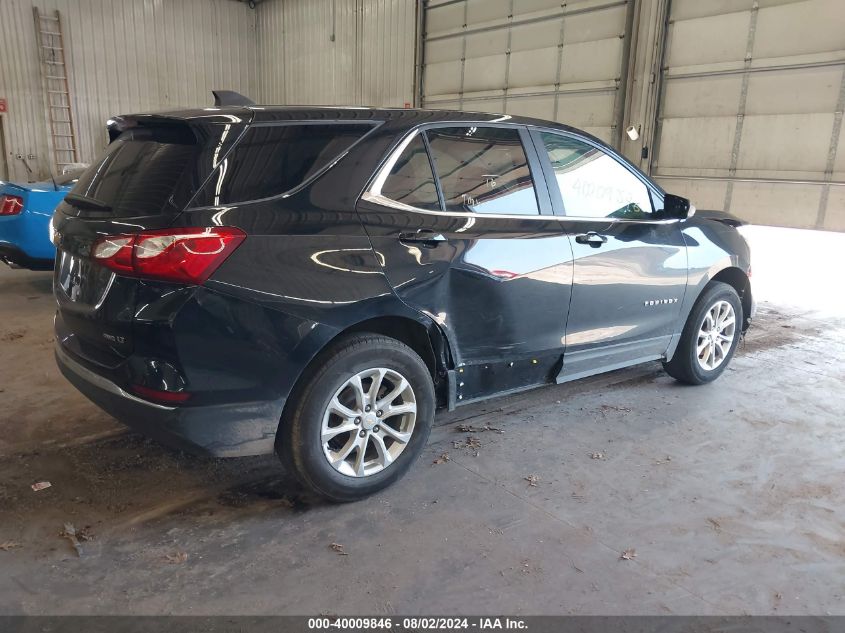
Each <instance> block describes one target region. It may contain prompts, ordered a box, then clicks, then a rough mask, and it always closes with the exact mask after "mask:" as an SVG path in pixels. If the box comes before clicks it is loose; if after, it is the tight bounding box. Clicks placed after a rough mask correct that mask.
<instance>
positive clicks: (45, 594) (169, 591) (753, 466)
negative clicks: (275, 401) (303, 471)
mask: <svg viewBox="0 0 845 633" xmlns="http://www.w3.org/2000/svg"><path fill="white" fill-rule="evenodd" d="M52 311H53V302H52V298H51V296H50V276H49V274H44V273H27V272H23V271H8V270H0V324H2V325H0V431H2V432H0V568H2V570H3V573H2V574H0V614H20V613H24V614H89V613H94V614H113V613H124V614H125V613H130V614H160V613H167V614H217V613H236V614H271V613H272V614H289V613H298V614H311V615H316V614H320V613H323V614H329V613H331V614H395V613H402V614H417V613H436V614H442V613H474V614H485V613H502V612H505V613H516V614H538V613H544V614H567V613H575V614H592V613H601V614H673V613H674V614H737V613H753V614H799V613H813V614H825V613H834V614H842V613H845V607H843V604H845V600H843V593H845V585H843V583H842V578H843V574H845V528H843V526H845V488H843V486H842V473H843V472H845V450H843V449H845V423H843V420H845V417H843V411H845V392H843V389H842V385H843V384H844V381H845V362H843V361H844V360H845V323H844V322H842V321H837V320H835V319H829V318H828V319H825V320H821V319H818V318H815V317H813V315H812V314H808V313H806V312H799V311H797V310H794V309H786V308H782V307H776V306H772V305H765V304H764V305H762V306H761V309H760V312H759V314H758V318H757V321H756V322H755V324H754V327H753V328H752V330H751V331H750V332H749V334H748V336H747V337H746V340H745V342H744V344H743V346H742V347H741V348H740V351H739V353H738V356H737V358H736V359H735V361H734V363H733V365H732V366H731V367H730V369H729V371H728V372H726V374H725V375H724V376H723V377H722V378H720V380H719V381H717V382H716V383H714V384H712V385H708V386H704V387H697V388H691V387H683V386H680V385H678V384H677V383H675V382H674V381H672V380H671V379H670V378H669V377H667V376H666V375H665V374H663V372H662V371H661V368H660V365H659V364H657V363H654V364H648V365H644V366H641V367H638V368H634V369H630V370H625V371H620V372H614V373H612V374H608V375H605V376H601V377H596V378H593V379H589V380H585V381H580V382H577V383H572V384H567V385H561V386H551V387H546V388H543V389H540V390H536V391H532V392H529V393H523V394H520V395H518V396H513V397H509V398H504V399H499V400H493V401H490V402H487V403H484V404H481V405H470V406H467V407H464V408H460V409H458V410H457V411H455V412H453V413H451V414H444V415H440V416H438V419H437V426H436V428H435V430H434V432H433V433H432V438H431V442H430V444H429V446H428V447H427V448H426V451H425V452H424V454H423V456H422V457H421V459H420V460H419V462H418V463H417V464H416V465H415V467H414V469H413V470H412V472H411V473H410V474H409V475H408V476H407V477H406V478H405V479H404V480H402V481H401V482H400V483H399V484H398V485H396V486H394V487H393V488H391V489H389V490H387V491H385V492H383V493H381V494H379V495H376V496H374V497H372V498H370V499H367V500H365V501H362V502H359V503H355V504H346V505H330V504H326V503H324V502H323V501H321V500H319V499H316V498H314V497H313V496H311V495H309V494H306V493H304V492H303V491H302V490H300V489H299V488H298V487H297V486H296V485H295V484H294V483H293V482H292V481H291V480H290V479H289V477H288V476H287V475H286V474H285V473H284V472H283V471H282V469H281V467H280V466H279V464H278V462H277V461H276V459H275V458H274V457H272V456H267V457H257V458H245V459H233V460H221V459H211V458H200V457H194V456H189V455H184V454H182V453H179V452H176V451H173V450H170V449H168V448H165V447H162V446H160V445H158V444H156V443H155V442H152V441H150V440H147V439H145V438H143V437H140V436H138V435H135V434H132V433H129V432H128V431H126V430H125V429H124V428H123V427H122V426H120V425H119V424H117V423H116V422H114V421H113V420H112V419H111V418H109V417H108V416H107V415H105V414H104V413H102V412H100V411H99V410H98V409H97V408H96V407H94V406H93V405H92V404H90V403H88V402H87V401H86V400H85V399H84V398H83V397H82V396H81V395H79V394H78V393H77V392H76V391H75V390H74V389H73V388H72V387H71V386H70V385H69V384H67V383H66V382H65V381H64V379H63V378H62V377H61V376H60V374H59V373H58V371H57V370H56V368H55V363H54V361H53V358H52V338H51V326H52ZM47 483H49V486H46V484H47ZM38 484H40V485H38ZM33 486H34V487H33ZM38 488H40V489H38Z"/></svg>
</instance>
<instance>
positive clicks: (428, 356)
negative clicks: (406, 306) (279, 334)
mask: <svg viewBox="0 0 845 633" xmlns="http://www.w3.org/2000/svg"><path fill="white" fill-rule="evenodd" d="M423 319H424V317H422V316H420V317H417V318H412V317H409V316H403V315H396V314H390V315H382V316H378V317H373V318H369V319H364V320H362V321H358V322H356V323H353V324H350V325H348V326H347V327H345V328H342V329H339V330H337V331H335V332H334V333H333V334H331V335H330V336H328V337H327V338H326V339H325V340H324V341H323V342H322V343H321V344H320V345H319V349H317V351H316V352H315V353H314V354H313V356H312V357H311V359H310V360H309V361H308V363H306V365H305V366H304V367H303V369H302V371H301V372H299V376H297V378H296V380H295V381H294V383H293V386H292V387H291V389H290V392H289V393H288V397H287V398H286V400H285V403H284V406H283V408H282V412H281V417H280V421H281V420H284V417H285V414H286V412H288V411H290V410H292V409H293V408H294V407H295V405H294V401H295V399H296V398H297V396H298V394H299V393H300V392H301V390H302V388H303V387H304V386H305V384H306V382H307V380H308V379H309V378H310V376H312V375H313V373H314V370H315V368H316V367H317V366H319V363H320V362H322V358H323V357H324V355H325V354H326V353H327V352H328V351H329V350H330V349H331V348H332V347H334V345H335V344H337V342H338V341H340V340H342V339H343V338H345V337H348V336H350V335H353V334H358V333H364V332H366V333H369V334H381V335H382V336H389V337H390V338H393V339H396V340H398V341H400V342H401V343H404V344H405V345H407V346H408V347H410V348H411V349H412V350H414V352H416V353H417V354H418V355H419V356H420V358H422V360H423V362H424V363H425V365H426V367H428V370H429V372H430V374H431V378H432V381H433V382H434V389H435V395H436V398H437V403H436V404H437V406H438V407H440V406H445V405H446V404H448V402H449V389H450V386H449V380H448V372H449V369H450V367H451V365H452V355H451V351H450V347H449V342H448V340H447V338H446V335H445V334H444V333H443V332H442V330H441V329H440V328H439V327H438V326H437V324H435V323H434V322H433V321H428V322H426V321H424V320H423ZM279 428H281V424H280V425H279ZM278 432H279V431H278V430H277V436H278Z"/></svg>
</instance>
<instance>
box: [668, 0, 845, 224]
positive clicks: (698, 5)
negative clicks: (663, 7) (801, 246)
mask: <svg viewBox="0 0 845 633" xmlns="http://www.w3.org/2000/svg"><path fill="white" fill-rule="evenodd" d="M667 28H668V30H667V39H666V52H665V57H664V63H663V75H662V100H661V104H660V110H659V113H658V117H659V119H658V140H657V142H656V144H655V145H656V148H657V151H656V153H655V155H654V156H652V163H651V171H652V175H655V176H658V180H659V181H660V182H661V184H662V185H663V186H664V187H665V188H666V189H669V190H672V191H676V192H678V193H681V194H684V195H688V196H689V197H691V198H692V199H693V201H694V202H695V203H696V205H697V206H699V207H700V208H713V209H728V210H730V211H731V212H733V213H735V214H736V215H739V216H740V217H744V218H746V219H748V220H751V221H754V222H759V223H761V224H771V225H780V226H790V227H800V228H827V229H834V230H845V146H843V145H845V134H841V129H842V111H843V106H845V2H843V0H803V1H796V0H791V1H790V0H708V1H707V2H702V1H701V0H672V2H671V8H670V13H669V25H668V27H667Z"/></svg>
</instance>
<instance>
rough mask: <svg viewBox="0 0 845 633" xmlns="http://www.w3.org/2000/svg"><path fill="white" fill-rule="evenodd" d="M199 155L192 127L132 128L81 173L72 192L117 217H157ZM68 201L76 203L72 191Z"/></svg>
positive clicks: (72, 203)
mask: <svg viewBox="0 0 845 633" xmlns="http://www.w3.org/2000/svg"><path fill="white" fill-rule="evenodd" d="M197 153H198V145H197V140H196V137H195V136H194V134H193V132H191V130H190V128H188V127H184V126H174V127H172V128H170V127H163V128H133V129H131V130H127V131H125V132H123V133H122V134H121V135H120V136H119V137H118V138H117V139H116V140H115V141H114V142H113V143H111V145H109V146H108V148H107V149H106V153H105V155H103V156H102V157H101V158H100V159H99V160H98V161H97V162H95V163H94V164H92V165H91V167H89V168H88V169H87V170H86V171H85V173H83V174H82V176H80V178H79V182H78V183H77V184H76V187H74V189H73V194H76V195H79V196H84V197H85V198H87V199H89V200H93V201H95V202H96V203H97V204H98V208H100V209H107V210H108V213H109V214H110V215H114V216H117V217H131V216H142V215H157V214H159V213H162V212H164V211H165V209H166V207H167V203H168V201H169V199H170V198H171V196H172V195H173V193H174V190H175V189H176V187H177V185H178V184H179V182H180V180H181V179H182V177H183V175H184V173H185V170H186V168H187V167H188V165H190V164H191V163H192V162H193V161H194V158H195V156H196V154H197ZM67 201H68V202H69V203H70V204H71V205H74V201H73V195H71V196H70V197H69V198H68V200H67Z"/></svg>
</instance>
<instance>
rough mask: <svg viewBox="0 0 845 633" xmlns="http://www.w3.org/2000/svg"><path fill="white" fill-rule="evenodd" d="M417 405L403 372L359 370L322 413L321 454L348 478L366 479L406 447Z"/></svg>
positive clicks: (412, 429) (375, 369) (378, 368)
mask: <svg viewBox="0 0 845 633" xmlns="http://www.w3.org/2000/svg"><path fill="white" fill-rule="evenodd" d="M416 420H417V401H416V396H415V395H414V390H413V388H412V387H411V384H410V383H409V382H408V380H407V379H406V378H405V377H404V376H403V375H402V374H400V373H399V372H397V371H394V370H392V369H386V368H384V367H375V368H372V369H366V370H364V371H361V372H358V373H357V374H355V375H354V376H352V377H351V378H349V379H348V380H347V381H346V382H344V383H343V385H342V386H341V387H340V389H338V390H337V391H336V392H335V394H334V396H333V397H332V399H331V400H330V401H329V405H328V407H327V408H326V412H325V414H324V415H323V423H322V427H321V441H322V444H323V454H324V455H325V456H326V459H327V460H328V462H329V464H331V466H332V468H334V469H335V470H336V471H338V472H339V473H341V474H343V475H347V476H349V477H368V476H370V475H374V474H376V473H378V472H381V471H382V470H384V469H385V468H387V467H388V466H390V465H391V464H392V463H393V462H394V461H396V459H397V458H398V457H399V455H401V454H402V452H403V451H404V450H405V448H406V447H407V446H408V442H409V441H410V440H411V435H412V434H413V432H414V426H415V424H416Z"/></svg>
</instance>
